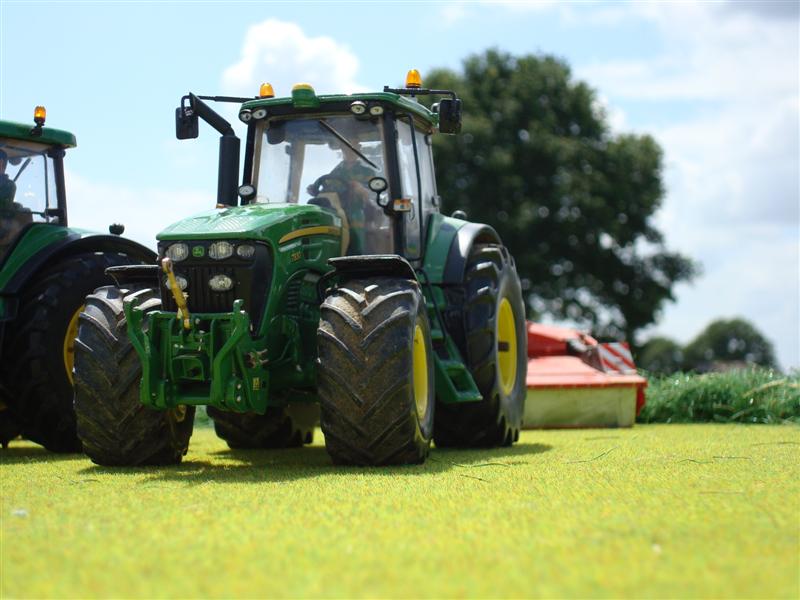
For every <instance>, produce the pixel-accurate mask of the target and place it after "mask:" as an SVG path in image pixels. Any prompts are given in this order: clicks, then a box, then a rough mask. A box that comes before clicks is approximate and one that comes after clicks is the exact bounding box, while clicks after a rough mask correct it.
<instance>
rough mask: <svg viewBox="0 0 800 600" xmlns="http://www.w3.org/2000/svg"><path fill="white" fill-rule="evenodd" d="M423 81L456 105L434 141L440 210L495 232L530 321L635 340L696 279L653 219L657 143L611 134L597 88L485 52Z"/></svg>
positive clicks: (546, 66)
mask: <svg viewBox="0 0 800 600" xmlns="http://www.w3.org/2000/svg"><path fill="white" fill-rule="evenodd" d="M425 84H426V87H435V88H445V89H453V90H456V91H457V92H458V93H459V95H460V96H461V97H462V99H463V115H464V121H463V129H462V133H461V134H460V135H457V136H436V137H435V139H436V142H435V143H436V144H437V148H436V152H437V154H436V157H437V179H438V183H439V190H440V194H441V195H442V198H443V202H444V211H445V212H450V211H453V210H455V209H463V210H465V211H466V212H467V214H468V216H469V218H470V220H472V221H480V222H486V223H490V224H492V225H494V226H495V228H496V229H497V230H498V233H500V235H501V236H502V238H503V241H504V242H505V243H506V245H507V246H508V247H509V248H510V249H511V251H512V253H513V254H514V256H515V259H516V261H517V269H518V271H519V273H520V277H521V278H522V280H523V286H524V287H525V290H526V293H527V297H528V305H529V309H530V314H531V316H533V317H536V316H539V315H541V314H543V313H549V314H551V315H553V316H555V317H556V318H562V319H570V320H572V321H575V322H577V323H579V324H580V325H582V326H588V327H591V328H592V329H593V331H594V332H595V333H596V334H597V335H601V336H614V337H619V336H625V337H626V338H627V339H628V340H630V341H634V335H635V333H636V331H637V330H638V329H640V328H641V327H644V326H645V325H648V324H650V323H652V322H653V321H654V320H655V319H656V317H657V314H658V312H659V309H660V308H661V307H662V305H663V304H664V303H665V302H666V301H668V300H674V297H673V287H674V285H675V284H676V283H677V282H679V281H687V280H690V279H691V278H692V276H693V274H694V272H695V267H694V265H693V263H692V261H690V260H689V259H687V258H686V257H684V256H681V255H680V254H677V253H675V252H670V251H668V250H667V249H666V248H665V247H664V243H663V236H662V234H661V233H660V232H659V231H658V230H657V229H656V228H655V226H654V225H653V222H652V220H653V214H654V213H655V211H656V210H657V209H658V208H659V206H660V205H661V199H662V197H663V193H664V190H663V186H662V181H661V168H662V165H661V149H660V148H659V146H658V144H657V143H656V142H655V141H654V140H653V138H651V137H650V136H648V135H627V134H626V135H612V134H611V133H610V131H609V125H608V123H607V118H606V115H605V114H604V111H603V109H602V108H601V107H600V105H599V103H598V101H597V98H596V95H595V92H594V91H593V90H592V89H591V88H589V86H587V85H586V84H585V83H582V82H576V81H573V80H572V78H571V75H570V70H569V67H568V66H567V65H566V64H565V63H564V62H562V61H560V60H558V59H556V58H553V57H549V56H523V57H519V58H514V57H512V56H511V55H509V54H504V53H501V52H499V51H496V50H490V51H487V52H486V53H484V54H481V55H476V56H472V57H470V58H468V59H467V60H466V61H465V63H464V70H463V73H455V72H453V71H450V70H437V71H434V72H433V73H431V74H430V75H429V76H428V77H427V78H426V80H425Z"/></svg>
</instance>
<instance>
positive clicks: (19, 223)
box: [0, 106, 75, 262]
mask: <svg viewBox="0 0 800 600" xmlns="http://www.w3.org/2000/svg"><path fill="white" fill-rule="evenodd" d="M45 117H46V113H45V109H44V107H42V106H37V107H36V110H35V111H34V122H35V126H34V127H33V128H31V127H30V126H28V125H23V124H20V123H9V122H0V262H1V261H3V260H4V259H5V257H6V255H7V254H8V251H9V250H10V249H11V247H12V246H13V245H14V243H15V242H16V240H17V239H19V237H20V234H21V233H22V232H23V231H25V230H26V229H27V228H28V226H30V225H32V224H33V223H52V224H56V225H66V224H67V223H66V215H67V211H66V197H65V194H64V167H63V157H64V149H65V148H72V147H74V146H75V136H73V135H72V134H71V133H68V132H66V131H60V130H57V129H51V128H46V129H45V128H44V122H45Z"/></svg>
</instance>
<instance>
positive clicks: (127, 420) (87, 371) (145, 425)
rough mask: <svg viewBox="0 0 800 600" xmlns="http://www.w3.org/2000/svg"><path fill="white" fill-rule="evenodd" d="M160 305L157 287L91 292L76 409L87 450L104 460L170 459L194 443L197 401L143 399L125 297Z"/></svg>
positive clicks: (79, 346)
mask: <svg viewBox="0 0 800 600" xmlns="http://www.w3.org/2000/svg"><path fill="white" fill-rule="evenodd" d="M134 296H135V297H137V298H139V301H140V303H139V306H140V307H141V308H142V309H143V310H145V311H152V310H158V309H159V308H160V307H161V300H160V299H159V297H158V295H157V292H155V291H154V290H152V289H143V290H139V291H137V292H133V293H131V294H128V290H121V289H119V288H117V287H114V286H107V287H103V288H100V289H98V290H95V292H94V293H93V294H91V295H90V296H88V297H87V298H86V308H85V309H84V311H83V312H82V313H81V315H80V324H79V326H78V337H77V339H76V340H75V413H76V415H77V422H78V436H79V437H80V439H81V441H82V442H83V450H84V452H86V454H87V455H88V456H89V458H91V459H92V461H93V462H95V463H97V464H99V465H144V464H152V465H168V464H177V463H179V462H180V461H181V459H182V457H183V455H184V454H186V450H187V448H188V447H189V438H190V437H191V435H192V428H193V425H194V411H195V409H194V406H188V407H187V406H181V407H178V408H176V409H172V410H154V409H151V408H148V407H146V406H144V405H143V404H142V403H141V402H140V401H139V382H140V380H141V377H142V369H141V365H140V363H139V357H138V356H137V354H136V352H135V351H134V349H133V346H132V345H131V342H130V339H129V338H128V332H127V328H126V320H125V313H124V312H123V308H122V307H123V302H124V300H126V299H128V298H133V297H134Z"/></svg>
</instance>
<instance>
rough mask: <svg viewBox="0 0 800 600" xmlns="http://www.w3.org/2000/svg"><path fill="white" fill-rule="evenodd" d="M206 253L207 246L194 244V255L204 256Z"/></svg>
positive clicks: (197, 256)
mask: <svg viewBox="0 0 800 600" xmlns="http://www.w3.org/2000/svg"><path fill="white" fill-rule="evenodd" d="M205 253H206V248H205V246H192V256H194V257H195V258H203V256H204V255H205Z"/></svg>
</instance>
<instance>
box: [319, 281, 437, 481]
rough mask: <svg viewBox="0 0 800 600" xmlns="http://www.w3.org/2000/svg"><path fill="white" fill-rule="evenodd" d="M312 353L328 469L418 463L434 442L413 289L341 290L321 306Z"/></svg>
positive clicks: (396, 285) (409, 285)
mask: <svg viewBox="0 0 800 600" xmlns="http://www.w3.org/2000/svg"><path fill="white" fill-rule="evenodd" d="M415 341H416V350H415ZM317 345H318V349H319V373H318V386H319V387H318V391H319V398H320V404H321V421H320V424H321V426H322V432H323V433H324V434H325V446H326V448H327V450H328V454H330V456H331V458H332V459H333V462H334V463H336V464H352V465H385V464H413V463H421V462H424V460H425V458H426V457H427V455H428V451H429V449H430V443H431V436H432V434H433V413H434V405H435V402H434V372H433V348H432V346H431V335H430V325H429V323H428V316H427V312H426V308H425V300H424V298H423V297H422V294H421V293H420V290H419V286H418V285H417V283H416V282H414V281H410V280H407V279H395V278H388V277H380V278H375V279H372V280H351V281H347V282H343V283H342V284H340V285H339V286H338V287H337V288H336V289H334V290H333V292H332V293H331V294H330V295H329V296H328V297H327V298H326V299H325V302H324V303H323V304H322V310H321V316H320V324H319V329H318V330H317ZM415 357H416V358H417V360H418V365H417V368H414V362H415V360H414V359H415ZM423 365H424V367H423ZM415 387H416V388H417V389H416V391H415ZM417 399H419V401H420V408H419V409H418V405H417Z"/></svg>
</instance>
